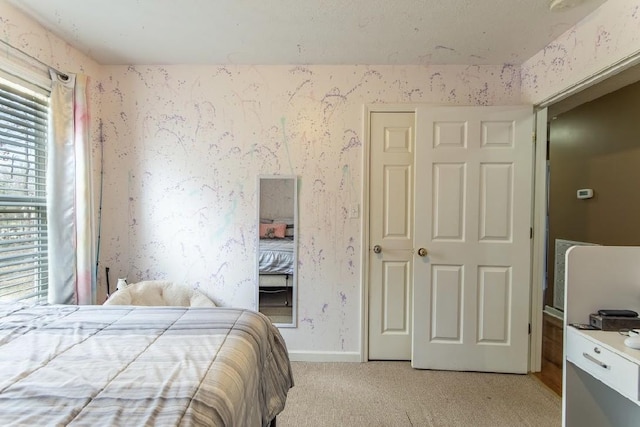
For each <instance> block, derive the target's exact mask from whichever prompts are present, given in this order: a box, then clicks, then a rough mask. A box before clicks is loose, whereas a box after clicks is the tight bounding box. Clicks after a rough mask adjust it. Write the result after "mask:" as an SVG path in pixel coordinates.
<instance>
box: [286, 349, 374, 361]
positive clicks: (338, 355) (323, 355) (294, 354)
mask: <svg viewBox="0 0 640 427" xmlns="http://www.w3.org/2000/svg"><path fill="white" fill-rule="evenodd" d="M289 360H291V361H292V362H362V358H361V356H360V353H358V352H355V351H354V352H338V351H290V352H289Z"/></svg>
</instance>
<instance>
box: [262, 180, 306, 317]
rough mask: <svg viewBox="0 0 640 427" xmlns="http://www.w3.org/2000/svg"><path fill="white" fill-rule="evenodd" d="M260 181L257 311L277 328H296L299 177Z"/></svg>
mask: <svg viewBox="0 0 640 427" xmlns="http://www.w3.org/2000/svg"><path fill="white" fill-rule="evenodd" d="M258 178H259V179H258V195H259V201H258V242H257V254H256V255H257V272H256V273H257V274H256V275H257V279H258V280H257V282H258V286H257V303H258V311H260V312H261V313H263V314H264V315H266V316H267V317H269V319H271V321H272V322H273V323H276V324H277V325H278V326H295V324H296V295H297V292H296V291H297V289H296V288H297V280H296V266H297V261H296V260H297V258H296V254H297V250H296V247H297V227H296V225H297V218H298V214H297V208H296V206H297V197H296V196H297V178H296V177H295V176H283V175H269V176H266V175H261V176H259V177H258Z"/></svg>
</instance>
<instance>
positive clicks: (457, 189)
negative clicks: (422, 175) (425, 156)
mask: <svg viewBox="0 0 640 427" xmlns="http://www.w3.org/2000/svg"><path fill="white" fill-rule="evenodd" d="M465 173H466V171H465V165H464V164H462V163H444V164H434V165H433V197H434V198H435V203H434V204H433V206H434V212H433V216H432V221H433V225H432V227H433V238H434V239H436V240H458V241H460V240H463V239H464V201H465V197H464V193H465V190H466V188H465V185H466V184H465V183H466V179H465Z"/></svg>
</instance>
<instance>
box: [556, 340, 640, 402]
mask: <svg viewBox="0 0 640 427" xmlns="http://www.w3.org/2000/svg"><path fill="white" fill-rule="evenodd" d="M566 353H567V360H568V361H569V362H571V363H573V364H574V365H576V366H578V367H579V368H581V369H582V370H584V371H586V372H588V373H589V374H591V375H592V376H593V377H595V378H597V379H599V380H600V381H602V382H603V383H605V384H607V385H608V386H609V387H611V388H613V389H614V390H617V391H618V392H619V393H620V394H622V395H623V396H625V397H627V398H629V399H631V400H633V401H634V402H638V400H639V393H638V389H639V388H638V387H639V384H640V383H639V378H640V366H639V365H637V364H636V363H633V362H631V361H630V360H627V359H625V358H624V357H622V356H620V355H618V354H616V353H614V352H613V351H610V350H608V349H606V348H604V347H603V346H602V345H600V344H599V343H598V342H597V341H592V340H591V339H589V338H588V337H586V336H585V335H582V334H580V333H579V332H578V331H576V330H575V329H573V328H568V329H567V343H566Z"/></svg>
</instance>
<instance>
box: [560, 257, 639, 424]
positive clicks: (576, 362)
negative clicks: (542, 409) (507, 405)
mask: <svg viewBox="0 0 640 427" xmlns="http://www.w3.org/2000/svg"><path fill="white" fill-rule="evenodd" d="M565 274H566V277H565V283H566V294H565V336H564V343H565V344H564V371H563V399H562V402H563V426H565V427H578V426H579V427H591V426H593V427H608V426H612V427H613V426H616V427H627V426H628V427H640V350H634V349H631V348H628V347H626V346H625V345H624V342H623V341H624V339H625V338H626V336H624V335H621V334H620V333H618V332H616V331H613V332H607V331H587V330H578V329H576V328H574V327H572V326H570V325H571V324H573V323H588V322H589V314H590V313H595V312H597V311H598V310H599V309H615V308H620V309H631V310H635V311H638V312H640V248H638V247H606V246H605V247H603V246H594V247H575V248H572V249H570V250H569V252H568V253H567V268H566V273H565Z"/></svg>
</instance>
